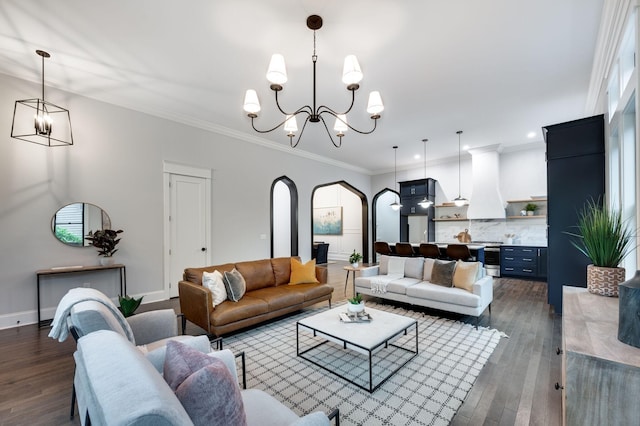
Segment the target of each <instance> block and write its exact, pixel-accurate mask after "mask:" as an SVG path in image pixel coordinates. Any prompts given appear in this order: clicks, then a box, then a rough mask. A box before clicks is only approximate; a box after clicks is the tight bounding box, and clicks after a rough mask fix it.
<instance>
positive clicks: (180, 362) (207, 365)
mask: <svg viewBox="0 0 640 426" xmlns="http://www.w3.org/2000/svg"><path fill="white" fill-rule="evenodd" d="M164 378H165V380H166V381H167V383H169V386H170V387H171V389H172V390H174V391H175V394H176V397H177V398H178V400H179V401H180V403H181V404H182V406H183V407H184V409H185V411H186V412H187V414H188V415H189V417H190V418H191V420H192V421H193V423H194V424H195V425H220V426H223V425H246V424H247V419H246V415H245V412H244V404H243V403H242V396H241V394H240V388H239V386H238V384H237V383H235V381H234V379H233V376H232V375H231V373H230V372H229V369H228V368H227V366H226V365H225V364H224V362H223V361H222V360H220V359H219V358H213V357H210V356H207V355H206V354H204V353H202V352H200V351H198V350H196V349H193V348H191V347H189V346H187V345H185V344H184V343H181V342H178V341H175V340H170V341H169V342H167V353H166V357H165V362H164Z"/></svg>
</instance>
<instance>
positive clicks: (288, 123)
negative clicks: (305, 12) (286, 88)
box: [244, 15, 384, 148]
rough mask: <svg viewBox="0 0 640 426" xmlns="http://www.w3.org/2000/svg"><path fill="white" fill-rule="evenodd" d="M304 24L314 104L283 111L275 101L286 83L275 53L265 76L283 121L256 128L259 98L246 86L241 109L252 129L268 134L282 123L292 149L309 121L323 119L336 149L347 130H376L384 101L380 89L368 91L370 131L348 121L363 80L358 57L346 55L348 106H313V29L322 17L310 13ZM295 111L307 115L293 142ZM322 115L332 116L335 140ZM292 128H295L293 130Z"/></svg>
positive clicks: (279, 57)
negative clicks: (310, 44)
mask: <svg viewBox="0 0 640 426" xmlns="http://www.w3.org/2000/svg"><path fill="white" fill-rule="evenodd" d="M307 27H308V28H309V29H310V30H313V55H312V56H311V61H312V62H313V105H305V106H302V107H300V108H298V109H297V110H295V111H293V112H285V110H284V109H283V108H282V107H281V106H280V103H279V101H278V92H280V91H282V89H283V84H284V83H286V82H287V70H286V66H285V63H284V57H283V56H282V55H280V54H275V55H273V56H272V57H271V62H270V63H269V69H268V71H267V79H268V80H269V82H270V83H271V85H270V88H271V90H273V92H274V94H275V99H276V106H277V107H278V110H280V112H281V113H282V114H284V115H285V118H284V120H283V121H282V122H280V123H279V124H277V125H276V126H274V127H272V128H270V129H267V130H259V129H257V128H256V125H255V119H256V118H257V117H258V112H260V101H259V100H258V95H257V93H256V91H255V90H253V89H249V90H247V92H246V93H245V98H244V110H245V112H246V113H247V116H248V117H249V118H251V127H253V130H255V131H256V132H258V133H269V132H272V131H274V130H276V129H277V128H279V127H281V126H283V125H284V130H285V132H286V133H287V136H288V137H289V144H290V145H291V147H292V148H295V147H296V146H298V143H299V142H300V138H301V137H302V134H303V133H304V129H305V127H306V126H307V123H308V122H312V123H319V122H322V124H323V125H324V128H325V129H326V131H327V134H328V135H329V139H331V143H333V145H334V146H335V147H336V148H340V146H342V137H343V136H344V134H345V132H346V131H347V130H348V129H351V130H353V131H355V132H357V133H360V134H363V135H368V134H370V133H373V132H374V131H375V130H376V126H377V124H378V119H379V118H380V113H382V111H383V110H384V104H383V103H382V97H381V96H380V92H378V91H373V92H371V93H370V94H369V102H368V104H367V112H368V113H369V114H371V119H372V120H373V128H372V129H371V130H369V131H362V130H358V129H356V128H355V127H353V126H351V125H350V124H349V123H348V122H347V114H348V113H349V112H350V111H351V108H353V104H354V102H355V99H356V90H358V89H359V88H360V85H359V84H358V83H360V81H361V80H362V70H361V69H360V64H359V63H358V59H357V58H356V57H355V56H354V55H348V56H347V57H346V58H345V60H344V67H343V72H342V82H343V83H344V84H346V85H347V90H349V91H350V92H351V105H349V108H348V109H347V110H346V111H344V112H336V111H335V110H333V109H331V108H329V107H328V106H325V105H320V106H316V61H317V59H318V56H317V55H316V30H319V29H320V28H322V18H321V17H320V16H318V15H311V16H309V17H308V18H307ZM298 114H306V117H305V119H304V124H303V125H302V130H300V134H299V135H298V139H296V142H295V143H293V138H294V137H295V136H296V132H297V131H298V124H297V121H296V116H297V115H298ZM323 115H330V116H332V117H334V118H335V125H334V127H333V129H334V131H335V132H336V136H337V137H338V142H337V143H336V142H335V140H334V139H333V136H332V135H331V132H330V131H329V127H328V126H327V122H326V121H325V117H324V116H323ZM294 128H295V130H292V129H294Z"/></svg>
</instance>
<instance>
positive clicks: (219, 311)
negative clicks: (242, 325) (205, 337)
mask: <svg viewBox="0 0 640 426" xmlns="http://www.w3.org/2000/svg"><path fill="white" fill-rule="evenodd" d="M267 312H269V304H268V303H267V302H266V301H264V300H262V299H257V298H255V297H252V296H251V295H250V294H245V295H244V297H243V298H242V299H240V300H239V301H237V302H232V301H230V300H225V301H224V302H222V303H221V304H219V305H218V306H216V309H215V310H214V311H213V312H212V313H211V317H210V319H209V320H210V321H211V325H213V326H220V325H225V324H229V323H232V322H235V321H240V320H243V319H246V318H251V317H255V316H258V315H262V314H266V313H267Z"/></svg>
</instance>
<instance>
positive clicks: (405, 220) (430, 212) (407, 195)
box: [399, 178, 437, 241]
mask: <svg viewBox="0 0 640 426" xmlns="http://www.w3.org/2000/svg"><path fill="white" fill-rule="evenodd" d="M436 182H437V181H436V180H435V179H431V178H426V179H416V180H409V181H404V182H399V183H400V204H402V208H401V209H400V241H409V216H426V217H427V221H426V226H427V234H428V235H427V241H428V240H433V238H434V236H435V233H436V228H435V223H434V222H433V218H434V214H435V213H434V209H433V206H431V207H429V208H427V209H426V208H424V207H421V206H420V205H419V204H418V203H419V202H420V201H422V200H423V199H424V198H425V197H426V198H427V199H428V200H430V201H431V202H434V201H435V199H436Z"/></svg>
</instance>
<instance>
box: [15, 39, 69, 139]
mask: <svg viewBox="0 0 640 426" xmlns="http://www.w3.org/2000/svg"><path fill="white" fill-rule="evenodd" d="M36 54H38V55H39V56H40V57H41V58H42V99H40V98H34V99H22V100H19V101H16V103H15V106H14V109H13V121H12V122H11V137H12V138H15V139H20V140H23V141H27V142H32V143H37V144H39V145H44V146H50V147H51V146H68V145H73V134H72V133H71V118H70V117H69V110H68V109H65V108H62V107H59V106H57V105H54V104H52V103H51V102H47V101H45V99H44V58H49V57H50V56H51V55H49V53H47V52H45V51H44V50H36ZM54 124H55V125H54Z"/></svg>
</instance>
